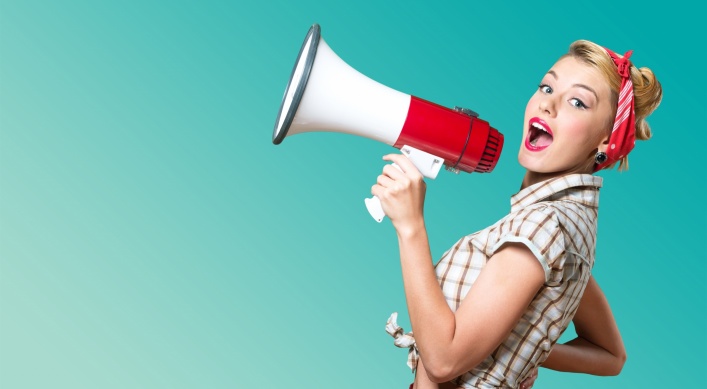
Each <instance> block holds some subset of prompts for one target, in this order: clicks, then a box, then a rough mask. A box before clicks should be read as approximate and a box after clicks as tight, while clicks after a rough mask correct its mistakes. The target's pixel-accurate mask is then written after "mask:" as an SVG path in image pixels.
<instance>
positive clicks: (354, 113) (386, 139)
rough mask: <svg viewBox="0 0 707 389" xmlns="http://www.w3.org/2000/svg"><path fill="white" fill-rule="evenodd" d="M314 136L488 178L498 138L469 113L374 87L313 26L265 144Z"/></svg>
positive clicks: (499, 147) (497, 150)
mask: <svg viewBox="0 0 707 389" xmlns="http://www.w3.org/2000/svg"><path fill="white" fill-rule="evenodd" d="M314 131H327V132H341V133H347V134H353V135H358V136H363V137H366V138H370V139H373V140H376V141H379V142H383V143H386V144H388V145H391V146H394V147H396V148H398V149H401V148H402V147H403V146H405V145H408V146H411V147H413V148H416V149H419V150H422V151H424V152H426V153H429V154H431V155H434V156H437V157H439V158H441V159H443V160H444V165H446V166H447V167H448V168H449V169H450V170H456V171H465V172H489V171H491V170H493V168H494V167H495V165H496V162H497V161H498V157H499V156H500V154H501V150H502V148H503V135H502V134H501V133H499V132H498V131H497V130H496V129H494V128H492V127H491V126H490V125H489V124H488V122H486V121H484V120H481V119H479V118H478V115H476V114H475V113H473V112H472V111H470V110H465V109H459V108H455V109H449V108H446V107H443V106H440V105H437V104H435V103H432V102H429V101H426V100H423V99H421V98H418V97H415V96H411V95H409V94H405V93H402V92H399V91H397V90H394V89H392V88H389V87H387V86H385V85H382V84H380V83H378V82H376V81H374V80H372V79H370V78H368V77H366V76H365V75H363V74H361V73H360V72H358V71H356V70H355V69H354V68H352V67H351V66H349V65H348V64H347V63H346V62H344V61H343V60H342V59H341V58H339V56H337V55H336V53H334V51H333V50H332V49H331V48H330V47H329V45H327V44H326V42H325V41H324V39H322V38H321V30H320V27H319V25H317V24H315V25H313V26H312V27H311V28H310V30H309V32H308V34H307V36H306V38H305V41H304V43H303V45H302V48H301V49H300V53H299V56H298V58H297V61H296V63H295V67H294V68H293V70H292V76H291V77H290V81H289V83H288V86H287V89H286V90H285V95H284V96H283V100H282V105H281V107H280V112H279V114H278V118H277V121H276V123H275V129H274V131H273V143H275V144H280V143H281V142H282V141H283V140H284V138H285V137H287V136H291V135H295V134H299V133H303V132H314Z"/></svg>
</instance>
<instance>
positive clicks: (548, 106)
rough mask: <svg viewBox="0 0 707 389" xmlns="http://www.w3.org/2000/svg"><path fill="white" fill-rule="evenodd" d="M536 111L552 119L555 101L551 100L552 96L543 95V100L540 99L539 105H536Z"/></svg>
mask: <svg viewBox="0 0 707 389" xmlns="http://www.w3.org/2000/svg"><path fill="white" fill-rule="evenodd" d="M538 109H540V111H541V112H543V113H545V114H547V115H549V116H551V117H554V116H555V113H556V112H555V99H554V98H553V96H552V95H545V96H543V98H541V99H540V103H539V104H538Z"/></svg>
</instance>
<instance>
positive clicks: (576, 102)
mask: <svg viewBox="0 0 707 389" xmlns="http://www.w3.org/2000/svg"><path fill="white" fill-rule="evenodd" d="M570 104H572V106H573V107H575V108H579V109H587V105H586V104H584V102H582V100H580V99H577V98H573V99H570Z"/></svg>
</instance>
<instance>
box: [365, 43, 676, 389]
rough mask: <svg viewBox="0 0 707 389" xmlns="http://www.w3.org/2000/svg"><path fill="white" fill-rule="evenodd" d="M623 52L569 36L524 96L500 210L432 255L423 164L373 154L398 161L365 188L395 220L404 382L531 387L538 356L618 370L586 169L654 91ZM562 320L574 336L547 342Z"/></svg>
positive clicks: (619, 356)
mask: <svg viewBox="0 0 707 389" xmlns="http://www.w3.org/2000/svg"><path fill="white" fill-rule="evenodd" d="M629 56H630V52H629V53H627V55H625V56H624V57H621V56H619V55H616V54H615V53H613V52H611V51H610V50H607V49H604V48H602V47H601V46H598V45H596V44H594V43H591V42H587V41H577V42H575V43H573V44H572V45H571V46H570V50H569V52H568V54H566V55H565V56H563V57H562V58H560V59H559V60H558V61H557V63H555V64H554V66H553V67H552V68H551V69H550V70H549V71H548V72H547V74H545V76H544V77H543V80H542V82H541V84H540V86H539V87H538V90H537V91H536V92H535V94H534V95H533V96H532V97H531V98H530V101H529V102H528V105H527V107H526V111H525V121H524V129H523V137H524V141H523V144H522V145H521V148H520V151H519V153H518V161H519V162H520V164H521V165H522V166H523V167H524V168H525V169H526V170H527V171H526V174H525V176H524V178H523V181H522V184H521V190H520V192H518V193H517V194H516V195H514V196H513V197H512V198H511V212H510V214H508V215H507V216H506V217H504V218H503V219H501V220H500V221H498V222H497V223H495V224H494V225H492V226H490V227H488V228H486V229H484V230H482V231H479V232H477V233H474V234H472V235H469V236H466V237H463V238H462V239H461V240H459V241H458V242H457V243H456V244H455V245H454V247H452V248H451V249H450V250H449V251H447V253H445V254H444V256H443V257H442V259H441V260H440V261H439V263H438V264H437V265H436V266H433V264H432V258H431V255H430V249H429V243H428V238H427V231H426V228H425V223H424V218H423V204H424V197H425V183H424V181H423V179H422V176H421V175H420V174H419V172H418V171H417V169H416V168H415V167H414V165H412V164H411V163H410V162H409V161H408V160H407V158H405V157H403V156H402V155H397V154H394V155H387V156H385V157H384V158H383V159H384V160H387V161H391V162H394V163H395V164H396V165H398V167H399V169H398V168H395V167H394V166H392V165H388V166H386V167H385V168H384V169H383V173H382V174H381V175H380V176H379V177H378V180H377V183H376V184H375V185H374V186H373V187H372V189H371V193H372V194H374V195H376V196H378V197H379V198H380V199H381V203H382V206H383V208H384V210H385V212H386V214H387V215H388V216H389V217H390V220H391V222H392V223H393V226H394V227H395V230H396V232H397V236H398V242H399V246H400V260H401V267H402V274H403V281H404V286H405V296H406V299H407V304H408V312H409V316H410V321H411V323H412V327H413V329H414V339H413V338H412V334H409V336H402V330H401V329H400V328H399V327H398V326H397V324H396V323H395V316H392V317H391V320H389V323H388V324H389V325H388V330H389V332H391V334H393V335H394V336H396V338H398V339H397V341H396V344H398V345H403V346H409V347H410V353H409V365H410V366H411V368H413V370H414V371H415V372H416V375H415V383H414V387H415V388H419V389H423V388H456V387H463V388H495V387H514V388H515V387H519V386H521V385H522V386H523V387H529V386H531V385H532V382H533V380H534V375H535V374H536V372H537V367H538V366H540V365H542V366H544V367H547V368H550V369H555V370H561V371H571V372H584V373H590V374H598V375H612V374H618V372H619V371H620V370H621V368H622V366H623V362H624V360H625V358H626V354H625V351H624V347H623V343H622V341H621V336H620V335H619V331H618V329H617V328H616V323H615V322H614V319H613V317H612V315H611V311H610V309H609V306H608V304H607V302H606V300H605V298H604V295H603V293H602V292H601V290H600V289H599V287H598V286H597V284H596V282H594V280H593V279H592V278H591V274H590V273H591V268H592V266H593V264H594V247H595V238H596V217H597V208H598V191H599V188H600V187H601V185H602V179H601V178H600V177H596V176H593V175H592V173H593V172H595V171H598V170H600V169H603V168H606V167H612V166H614V165H615V164H616V163H617V162H618V163H619V164H620V167H621V166H625V165H626V164H627V155H628V153H629V151H631V149H632V148H633V144H634V140H635V139H639V140H645V139H648V138H649V137H650V128H649V126H648V124H647V123H646V121H645V119H646V117H647V116H648V115H649V114H650V113H651V112H653V110H655V108H657V106H658V104H659V103H660V99H661V97H662V89H661V87H660V84H659V83H658V81H657V80H656V79H655V77H654V76H653V73H652V72H651V71H650V70H649V69H647V68H642V69H637V68H636V67H634V66H633V65H631V63H630V62H629V61H628V57H629ZM634 112H635V113H634ZM570 321H574V324H575V329H576V332H577V335H578V337H577V338H576V339H574V340H572V341H570V342H568V343H566V344H564V345H555V342H556V341H557V339H558V338H559V337H560V335H561V334H562V332H563V331H564V330H565V329H566V328H567V326H568V325H569V323H570ZM553 346H554V347H553ZM551 350H552V352H551Z"/></svg>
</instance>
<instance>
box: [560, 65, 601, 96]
mask: <svg viewBox="0 0 707 389" xmlns="http://www.w3.org/2000/svg"><path fill="white" fill-rule="evenodd" d="M547 74H549V75H551V76H553V77H555V79H556V80H557V73H555V71H554V70H549V71H548V72H547ZM572 87H577V88H583V89H586V90H588V91H590V92H592V93H593V94H594V98H595V99H597V101H599V95H597V92H596V91H594V89H592V88H591V87H589V86H587V85H584V84H574V85H572Z"/></svg>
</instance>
